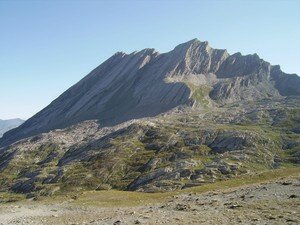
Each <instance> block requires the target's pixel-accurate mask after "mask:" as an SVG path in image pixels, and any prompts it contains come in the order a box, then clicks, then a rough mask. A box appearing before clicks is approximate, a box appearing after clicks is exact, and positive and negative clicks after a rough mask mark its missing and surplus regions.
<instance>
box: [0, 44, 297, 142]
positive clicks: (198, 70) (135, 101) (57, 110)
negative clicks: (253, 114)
mask: <svg viewBox="0 0 300 225" xmlns="http://www.w3.org/2000/svg"><path fill="white" fill-rule="evenodd" d="M293 95H296V96H299V95H300V77H298V76H297V75H296V74H285V73H284V72H282V71H281V70H280V67H279V66H272V65H271V64H270V63H268V62H265V61H264V60H262V59H261V58H259V56H258V55H257V54H254V55H246V56H243V55H241V54H240V53H235V54H233V55H230V54H229V53H228V52H227V51H226V50H220V49H213V48H211V47H210V46H209V44H208V42H201V41H199V40H197V39H194V40H191V41H189V42H186V43H183V44H180V45H178V46H177V47H175V48H174V50H172V51H170V52H167V53H163V54H160V53H158V52H156V51H155V50H154V49H144V50H142V51H139V52H133V53H131V54H126V53H123V52H118V53H116V54H115V55H113V56H112V57H111V58H109V59H108V60H106V61H105V62H104V63H103V64H101V65H100V66H98V67H97V68H96V69H94V70H93V71H92V72H91V73H90V74H88V75H87V76H86V77H84V78H83V79H82V80H81V81H79V82H78V83H77V84H75V85H74V86H72V87H71V88H69V89H68V90H67V91H66V92H64V93H63V94H62V95H61V96H59V97H58V98H57V99H56V100H54V101H53V102H52V103H51V104H50V105H49V106H47V107H46V108H45V109H43V110H42V111H40V112H39V113H37V114H36V115H35V116H33V117H32V118H30V119H29V120H27V121H26V122H25V123H24V124H22V125H21V126H20V127H18V128H16V129H13V130H11V131H10V132H8V133H6V134H5V135H4V136H3V138H2V139H1V140H0V145H1V146H7V145H9V144H12V143H14V142H15V141H18V140H20V139H23V138H26V137H30V136H33V135H36V134H39V133H42V132H48V131H50V130H53V129H62V128H66V127H68V126H71V125H74V124H77V123H79V122H81V121H85V120H93V119H95V120H98V122H99V123H100V125H101V126H102V127H104V126H114V125H117V124H120V123H122V122H125V121H128V120H131V119H138V118H143V117H149V116H156V115H158V114H160V113H163V112H167V111H169V110H171V109H173V108H175V107H178V106H192V107H205V106H213V105H222V104H227V103H232V102H238V101H249V100H259V99H264V98H277V97H280V96H293Z"/></svg>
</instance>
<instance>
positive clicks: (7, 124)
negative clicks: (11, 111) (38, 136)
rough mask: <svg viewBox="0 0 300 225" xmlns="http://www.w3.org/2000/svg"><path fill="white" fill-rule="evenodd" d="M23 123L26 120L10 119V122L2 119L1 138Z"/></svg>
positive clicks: (0, 123) (0, 125)
mask: <svg viewBox="0 0 300 225" xmlns="http://www.w3.org/2000/svg"><path fill="white" fill-rule="evenodd" d="M23 122H24V120H21V119H10V120H1V119H0V137H2V135H3V134H4V133H5V132H7V131H9V130H11V129H13V128H16V127H18V126H20V125H21V124H22V123H23Z"/></svg>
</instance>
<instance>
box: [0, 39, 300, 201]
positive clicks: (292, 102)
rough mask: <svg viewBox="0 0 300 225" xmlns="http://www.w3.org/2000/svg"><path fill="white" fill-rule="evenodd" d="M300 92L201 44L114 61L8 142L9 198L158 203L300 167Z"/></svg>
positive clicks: (244, 59)
mask: <svg viewBox="0 0 300 225" xmlns="http://www.w3.org/2000/svg"><path fill="white" fill-rule="evenodd" d="M299 82H300V77H298V76H297V75H295V74H285V73H284V72H282V71H281V70H280V68H279V66H272V65H271V64H270V63H268V62H265V61H264V60H262V59H260V58H259V57H258V56H257V55H256V54H254V55H246V56H243V55H241V54H240V53H236V54H233V55H230V54H228V53H227V51H226V50H218V49H213V48H211V47H209V45H208V43H207V42H200V41H199V40H196V39H195V40H192V41H189V42H186V43H184V44H181V45H179V46H177V47H176V48H175V49H174V50H172V51H170V52H168V53H163V54H160V53H158V52H156V51H155V50H153V49H145V50H142V51H140V52H134V53H131V54H125V53H121V52H120V53H116V54H115V55H113V56H112V57H111V58H109V59H108V60H107V61H105V62H104V63H103V64H101V65H100V66H99V67H97V68H96V69H95V70H93V71H92V72H91V73H90V74H89V75H87V76H86V77H85V78H83V79H82V80H81V81H79V82H78V83H77V84H75V85H74V86H72V87H71V88H70V89H68V90H67V91H66V92H65V93H63V94H62V95H61V96H59V97H58V98H57V99H56V100H54V101H53V102H52V103H51V104H50V105H49V106H47V107H46V108H45V109H43V110H42V111H41V112H39V113H38V114H36V115H35V116H33V117H32V118H30V119H29V120H27V121H26V122H25V123H24V124H22V125H21V126H20V127H18V128H15V129H13V130H11V131H9V132H7V133H6V134H5V135H4V136H3V138H2V139H1V145H2V147H1V148H0V184H1V185H0V193H6V192H9V193H10V194H11V192H14V193H21V194H26V196H27V197H28V198H31V197H34V196H35V197H38V196H48V195H50V196H51V195H53V194H62V195H66V193H72V194H75V195H76V196H77V195H78V193H83V191H85V190H103V189H110V188H113V189H118V190H130V191H144V192H160V191H170V190H174V189H183V188H188V187H192V186H199V185H203V184H206V183H214V182H217V181H221V180H227V179H234V178H236V177H241V176H242V179H244V178H247V177H250V176H251V175H255V174H257V173H260V172H262V171H266V170H275V169H278V168H291V167H299V164H300V83H299ZM8 196H9V195H8Z"/></svg>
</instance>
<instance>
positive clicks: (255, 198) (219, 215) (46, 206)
mask: <svg viewBox="0 0 300 225" xmlns="http://www.w3.org/2000/svg"><path fill="white" fill-rule="evenodd" d="M287 172H288V173H289V174H290V175H289V176H287V175H286V174H284V173H287ZM299 172H300V170H299V169H297V170H294V171H293V170H289V171H288V170H286V171H280V172H278V171H277V172H276V171H275V172H274V173H275V174H276V176H274V174H273V175H272V174H265V175H263V176H262V177H261V178H258V177H259V175H256V177H255V176H254V177H253V180H251V179H250V178H246V179H245V180H244V181H243V182H241V180H237V181H236V183H233V182H223V183H220V184H219V185H215V186H209V187H206V188H203V187H205V186H203V187H202V188H193V189H189V190H186V191H184V192H183V191H181V192H171V193H170V192H169V193H167V194H166V193H165V194H146V193H138V194H135V193H132V192H130V193H128V192H127V193H126V192H114V191H100V192H85V193H81V194H79V193H78V195H77V196H76V197H75V196H64V198H61V197H60V198H54V199H53V198H52V199H48V198H45V199H40V200H36V201H33V200H32V199H31V200H25V201H24V200H23V201H20V202H17V203H6V204H2V205H0V218H1V220H0V224H1V225H2V224H3V225H9V224H36V225H38V224H49V225H50V224H94V225H96V224H110V225H112V224H120V225H121V224H212V225H213V224H299V223H300V213H299V212H300V173H299ZM280 176H285V177H284V178H279V177H280ZM270 177H271V180H270ZM255 178H258V180H255ZM272 178H273V179H275V178H276V179H275V180H272ZM264 179H266V180H265V181H264V182H262V180H264ZM247 182H250V183H251V182H253V184H250V185H249V184H247ZM257 182H258V183H257ZM232 185H233V186H232ZM236 185H238V186H236ZM229 187H230V188H229ZM209 189H211V190H212V191H207V190H209Z"/></svg>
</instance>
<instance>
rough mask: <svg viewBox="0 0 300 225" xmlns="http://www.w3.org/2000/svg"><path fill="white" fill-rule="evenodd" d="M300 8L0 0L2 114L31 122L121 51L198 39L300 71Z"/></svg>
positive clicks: (298, 4) (166, 48)
mask: <svg viewBox="0 0 300 225" xmlns="http://www.w3.org/2000/svg"><path fill="white" fill-rule="evenodd" d="M299 8H300V2H299V1H272V2H270V1H243V2H241V1H226V2H223V1H189V2H188V3H187V2H186V1H147V2H146V1H143V2H141V1H126V2H124V1H110V2H108V1H107V2H106V1H101V2H100V1H89V2H86V1H76V2H74V1H41V2H39V1H26V2H21V1H14V2H12V1H1V2H0V24H1V28H2V35H1V36H0V46H1V51H0V60H1V64H0V78H1V89H0V106H1V111H0V119H12V118H22V119H28V118H29V117H31V116H32V115H34V114H35V113H37V112H38V111H40V110H41V109H43V108H44V107H45V106H47V105H48V104H49V103H50V102H51V101H53V100H54V99H55V98H56V97H58V96H59V95H60V94H61V93H63V92H64V91H65V90H66V89H68V88H69V87H70V86H72V85H73V84H75V83H76V82H77V81H79V80H80V79H82V78H83V77H84V76H85V75H87V74H88V73H89V72H90V71H91V70H92V69H94V68H95V67H97V66H98V65H100V64H101V63H102V62H103V61H105V60H106V59H107V58H109V57H110V56H111V55H113V54H114V53H115V52H117V51H124V52H127V53H130V52H133V51H135V50H141V49H144V48H155V49H156V50H157V51H159V52H167V51H170V50H172V49H173V48H174V47H175V46H176V45H178V44H180V43H183V42H186V41H189V40H191V39H194V38H197V39H199V40H201V41H208V42H209V43H210V45H211V47H213V48H221V49H227V50H228V52H229V53H230V54H233V53H235V52H241V53H242V54H244V55H245V54H253V53H257V54H258V55H259V56H260V57H261V58H263V59H264V60H266V61H268V62H270V63H271V64H272V65H277V64H278V65H280V66H281V68H282V70H283V71H284V72H286V73H296V74H298V75H299V74H300V65H299V63H298V59H299V58H300V45H299V40H298V39H299V34H300V27H299V25H298V23H299V21H300V15H299V13H298V10H299ZM214 12H218V13H214ZM170 21H171V23H170Z"/></svg>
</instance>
